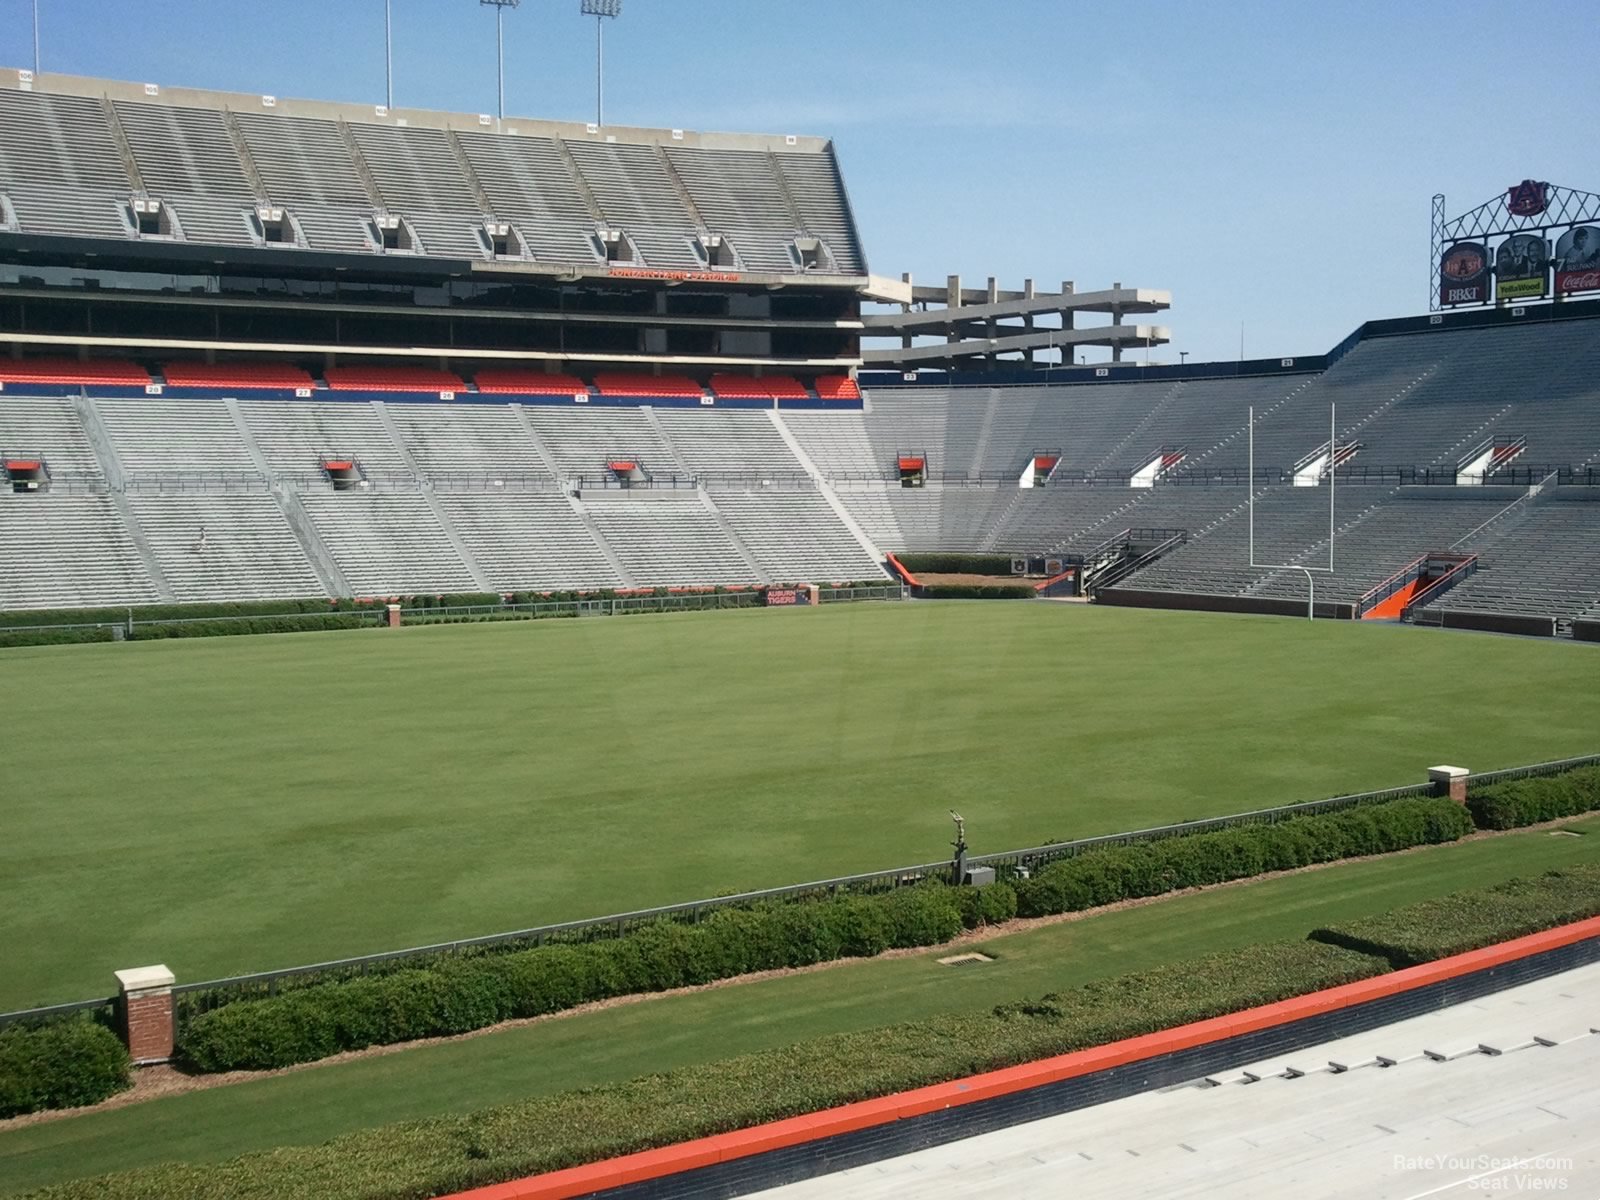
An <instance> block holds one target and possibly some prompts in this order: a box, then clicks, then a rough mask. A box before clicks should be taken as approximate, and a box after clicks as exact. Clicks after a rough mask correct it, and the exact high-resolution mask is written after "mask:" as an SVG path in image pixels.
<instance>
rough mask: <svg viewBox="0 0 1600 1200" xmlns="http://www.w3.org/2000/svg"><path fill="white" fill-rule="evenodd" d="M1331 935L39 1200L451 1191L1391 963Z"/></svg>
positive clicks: (255, 1199) (1197, 1016)
mask: <svg viewBox="0 0 1600 1200" xmlns="http://www.w3.org/2000/svg"><path fill="white" fill-rule="evenodd" d="M1384 970H1385V965H1384V963H1383V962H1382V961H1381V960H1378V959H1374V958H1372V957H1371V956H1369V955H1364V954H1359V953H1357V952H1355V951H1351V950H1346V949H1344V948H1342V947H1337V946H1329V945H1326V944H1324V943H1320V942H1311V941H1298V942H1280V943H1275V944H1270V945H1267V946H1257V947H1252V948H1249V949H1247V950H1242V951H1232V952H1228V953H1224V954H1219V955H1213V956H1210V957H1208V958H1202V959H1197V960H1193V961H1190V962H1184V963H1175V964H1170V965H1168V966H1164V967H1158V968H1156V969H1154V970H1151V971H1145V972H1139V973H1135V974H1132V975H1127V976H1122V977H1118V978H1114V979H1109V980H1103V981H1099V982H1097V983H1091V984H1088V985H1085V986H1084V987H1081V988H1077V989H1073V990H1072V991H1070V992H1063V993H1058V994H1052V995H1051V996H1049V997H1048V998H1047V999H1046V1000H1045V1001H1044V1002H1043V1003H1040V1004H1034V1005H1023V1006H1016V1005H1006V1006H1000V1007H998V1008H995V1009H991V1010H989V1011H986V1012H978V1013H967V1014H959V1015H949V1016H943V1017H935V1018H931V1019H928V1020H925V1021H918V1022H912V1023H908V1024H903V1025H894V1026H890V1027H888V1028H884V1029H877V1030H869V1031H866V1032H863V1033H853V1034H838V1035H834V1036H831V1037H825V1038H819V1039H815V1040H812V1041H808V1042H802V1043H800V1044H798V1045H794V1046H790V1047H788V1048H785V1049H782V1050H774V1051H768V1052H765V1053H761V1054H753V1055H747V1056H744V1057H741V1058H734V1059H729V1060H725V1061H723V1062H720V1063H712V1064H707V1065H704V1066H698V1067H688V1068H684V1069H682V1070H679V1071H674V1072H670V1073H668V1074H665V1075H653V1076H645V1077H643V1078H640V1079H635V1080H631V1081H629V1082H627V1083H623V1084H615V1085H610V1086H607V1087H599V1088H591V1089H584V1090H581V1091H577V1092H568V1093H564V1094H561V1095H558V1096H552V1097H545V1098H542V1099H538V1100H532V1101H527V1102H524V1103H521V1104H513V1105H506V1106H502V1107H498V1108H491V1109H487V1110H484V1111H482V1112H478V1113H474V1114H472V1115H469V1116H464V1117H453V1118H441V1119H435V1120H431V1121H420V1122H407V1123H403V1124H400V1125H395V1126H389V1127H385V1128H381V1129H376V1130H369V1131H365V1132H362V1133H356V1134H350V1135H347V1136H345V1137H342V1138H336V1139H334V1140H333V1141H330V1142H328V1143H325V1144H324V1145H321V1146H314V1147H297V1148H292V1149H280V1150H275V1151H269V1152H267V1153H263V1154H254V1155H246V1156H244V1157H242V1158H239V1159H235V1160H233V1161H231V1162H228V1163H223V1164H221V1165H206V1166H188V1165H175V1166H166V1167H154V1168H148V1169H144V1170H137V1171H131V1172H127V1173H125V1174H121V1175H110V1176H101V1177H98V1178H95V1179H87V1180H81V1181H78V1182H75V1183H70V1184H65V1185H62V1186H59V1187H51V1188H46V1189H44V1190H42V1191H39V1192H35V1193H31V1194H30V1195H31V1197H33V1198H34V1200H88V1198H89V1197H94V1198H96V1200H155V1198H157V1197H161V1198H163V1200H164V1198H166V1197H171V1196H184V1197H186V1198H190V1200H213V1198H214V1200H224V1198H228V1200H279V1198H285V1197H296V1198H298V1197H302V1196H306V1195H317V1196H319V1197H322V1198H324V1200H357V1198H362V1200H373V1198H376V1197H415V1196H430V1195H441V1194H445V1193H448V1192H451V1191H459V1190H464V1189H466V1188H471V1187H480V1186H484V1185H486V1184H491V1183H499V1182H503V1181H505V1180H509V1179H516V1178H520V1177H522V1176H524V1175H533V1174H538V1173H542V1172H545V1171H553V1170H559V1169H561V1168H563V1167H571V1166H578V1165H581V1164H583V1163H588V1162H594V1161H597V1160H599V1159H603V1158H609V1157H614V1156H616V1155H620V1154H628V1153H632V1152H635V1151H639V1150H647V1149H651V1148H654V1147H659V1146H666V1145H671V1144H674V1143H677V1142H681V1141H685V1140H688V1139H691V1138H696V1137H704V1136H708V1135H711V1134H715V1133H723V1132H727V1131H729V1130H733V1129H740V1128H745V1127H748V1126H751V1125H756V1124H761V1123H764V1122H767V1121H774V1120H780V1119H782V1118H785V1117H793V1116H799V1115H803V1114H806V1113H811V1112H816V1111H818V1110H820V1109H825V1108H830V1107H834V1106H836V1105H840V1104H848V1103H851V1102H853V1101H857V1100H865V1099H870V1098H873V1097H877V1096H884V1095H888V1094H890V1093H893V1092H899V1091H904V1090H906V1089H908V1088H914V1087H920V1086H923V1085H927V1084H933V1083H940V1082H944V1081H947V1080H950V1079H956V1078H960V1077H962V1076H966V1075H973V1074H977V1073H980V1072H983V1071H992V1070H997V1069H1000V1068H1002V1067H1009V1066H1016V1065H1019V1064H1021V1063H1025V1062H1031V1061H1033V1060H1035V1059H1039V1058H1044V1057H1048V1056H1050V1055H1054V1054H1063V1053H1066V1052H1068V1051H1071V1050H1078V1049H1083V1048H1086V1047H1089V1046H1095V1045H1100V1044H1102V1043H1105V1042H1110V1041H1116V1040H1120V1039H1122V1038H1127V1037H1134V1036H1137V1035H1139V1034H1144V1033H1153V1032H1157V1031H1160V1030H1163V1029H1168V1028H1171V1027H1172V1026H1174V1025H1181V1024H1187V1023H1189V1022H1191V1021H1199V1020H1204V1019H1206V1018H1208V1017H1216V1016H1222V1015H1225V1014H1228V1013H1231V1012H1235V1011H1238V1010H1239V1009H1242V1008H1250V1007H1255V1006H1258V1005H1262V1004H1270V1003H1272V1002H1274V1001H1277V1000H1284V999H1288V998H1290V997H1293V996H1298V995H1303V994H1305V993H1306V992H1310V991H1319V990H1322V989H1323V988H1328V987H1334V986H1337V985H1339V984H1342V983H1350V982H1354V981H1356V980H1359V979H1366V978H1370V977H1372V976H1373V975H1377V974H1381V973H1382V972H1383V971H1384Z"/></svg>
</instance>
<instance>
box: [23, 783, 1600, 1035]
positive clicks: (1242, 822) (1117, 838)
mask: <svg viewBox="0 0 1600 1200" xmlns="http://www.w3.org/2000/svg"><path fill="white" fill-rule="evenodd" d="M1587 766H1600V754H1588V755H1582V756H1580V757H1577V758H1563V759H1556V760H1553V761H1550V762H1542V763H1530V764H1528V765H1525V766H1520V767H1507V768H1504V769H1502V770H1498V771H1483V772H1478V773H1476V774H1473V775H1470V776H1468V781H1469V783H1472V784H1489V783H1498V782H1501V781H1503V780H1508V779H1523V778H1527V777H1529V776H1535V775H1554V774H1558V773H1560V772H1562V771H1569V770H1572V769H1574V768H1576V767H1587ZM1433 791H1434V785H1433V784H1431V783H1417V784H1408V785H1406V786H1404V787H1394V788H1383V789H1381V790H1378V791H1371V792H1357V793H1353V794H1350V795H1345V796H1332V797H1329V798H1328V799H1326V800H1305V801H1301V802H1299V803H1296V804H1283V805H1278V806H1276V807H1274V808H1261V809H1253V810H1251V811H1248V812H1242V813H1231V814H1229V815H1227V816H1221V817H1206V818H1203V819H1200V820H1194V821H1180V822H1177V823H1176V824H1172V825H1157V826H1153V827H1151V828H1149V829H1135V830H1130V831H1128V832H1126V833H1109V834H1102V835H1100V836H1098V837H1089V838H1078V839H1076V840H1074V841H1069V842H1048V843H1045V844H1044V845H1040V846H1031V847H1028V848H1027V849H1022V850H1006V851H1001V852H999V853H995V854H977V855H968V857H967V865H968V866H969V867H977V866H988V867H994V868H996V869H997V871H1000V872H1009V873H1010V874H1012V875H1025V874H1027V873H1030V872H1032V871H1035V870H1037V869H1039V868H1040V867H1042V866H1044V865H1046V864H1048V863H1051V862H1055V861H1057V860H1059V859H1063V858H1071V857H1073V856H1075V855H1078V854H1082V853H1084V852H1085V851H1089V850H1097V849H1101V848H1104V847H1108V846H1125V845H1130V844H1133V843H1136V842H1149V841H1159V840H1161V839H1163V838H1169V837H1183V836H1185V835H1189V834H1195V833H1210V832H1214V831H1216V830H1220V829H1235V828H1239V827H1241V826H1246V825H1262V824H1272V823H1275V822H1278V821H1284V820H1288V819H1290V818H1292V817H1301V816H1308V815H1311V814H1314V813H1323V812H1333V811H1336V810H1338V809H1344V808H1354V807H1358V806H1361V805H1367V804H1383V803H1385V802H1387V801H1390V800H1400V799H1404V798H1406V797H1410V796H1423V795H1430V794H1432V793H1433ZM949 875H950V860H949V859H941V860H940V861H938V862H931V863H919V864H917V865H915V866H908V867H895V868H892V869H890V870H887V871H869V872H866V873H864V874H859V875H841V876H838V877H836V878H833V879H818V880H813V881H811V882H809V883H795V884H789V885H787V886H785V887H777V888H764V889H762V890H760V891H753V892H739V893H735V894H733V895H729V896H715V897H710V898H707V899H702V900H689V901H684V902H683V903H679V904H667V905H662V906H660V907H658V908H644V909H637V910H634V911H632V912H625V913H613V914H611V915H609V916H604V917H588V918H582V919H579V920H575V921H560V922H557V923H555V924H552V925H538V926H534V927H531V928H528V929H517V930H511V931H509V932H505V933H491V934H485V935H483V936H480V937H471V938H461V939H458V940H456V941H451V942H435V943H433V944H431V945H427V946H412V947H409V948H407V949H404V950H388V951H384V952H382V953H378V954H364V955H358V956H356V957H353V958H340V959H333V960H330V961H328V962H320V963H309V964H306V965H304V966H298V967H283V968H280V969H278V970H274V971H257V972H254V973H252V974H249V975H234V976H229V977H228V978H226V979H210V980H204V981H202V982H197V983H180V984H177V985H176V986H174V987H173V989H172V991H173V994H174V996H175V998H177V1001H178V1003H177V1016H178V1019H179V1021H180V1023H181V1022H182V1021H183V1020H185V1019H186V1018H188V1017H190V1016H193V1015H195V1014H197V1013H200V1012H205V1011H207V1010H208V1009H212V1008H219V1007H221V1006H222V1005H223V1004H228V1003H232V1002H234V1001H236V1000H242V999H251V998H253V996H252V995H251V994H252V993H253V995H254V996H261V997H264V996H271V995H275V994H277V993H278V992H279V991H280V990H282V985H284V984H285V983H287V984H288V985H289V986H290V987H293V986H295V981H296V980H306V977H308V976H315V975H330V976H335V977H341V976H342V977H353V976H359V975H365V974H368V973H371V972H372V971H373V970H374V968H377V969H379V970H380V971H381V970H382V969H385V968H388V967H391V966H393V965H396V964H400V963H403V962H404V961H405V960H408V959H415V958H428V957H435V956H438V955H443V954H455V953H460V952H462V951H471V950H483V949H495V948H497V947H508V946H519V945H520V946H539V945H543V944H545V943H546V942H552V941H557V942H559V941H587V940H594V939H597V938H603V937H616V936H619V935H621V934H623V933H626V932H627V931H628V930H629V929H632V928H636V927H638V926H641V925H646V924H649V923H651V922H654V921H659V920H668V919H671V920H680V921H687V922H689V923H698V922H699V921H700V920H701V919H702V918H703V917H705V916H706V915H707V914H709V913H713V912H716V911H717V910H719V909H724V908H733V907H738V906H740V905H748V904H757V903H761V902H763V901H770V900H785V899H793V898H795V897H798V896H805V895H808V894H809V895H822V894H828V895H832V894H836V893H838V892H841V891H856V892H874V891H890V890H892V889H894V888H897V887H902V886H905V885H907V884H912V883H919V882H921V881H923V880H925V879H933V878H938V879H948V878H949ZM308 982H309V981H308ZM237 993H246V994H244V995H238V994H237ZM186 998H187V999H186ZM116 1003H117V997H115V996H111V997H107V998H104V999H98V1000H79V1001H74V1002H73V1003H70V1004H54V1005H47V1006H45V1007H42V1008H29V1009H21V1010H19V1011H17V1012H8V1013H0V1028H3V1027H4V1026H6V1025H9V1024H13V1023H16V1022H18V1021H46V1020H51V1019H54V1018H57V1017H65V1016H71V1015H73V1014H75V1013H79V1012H84V1011H88V1010H93V1009H102V1008H104V1009H109V1008H112V1007H114V1006H115V1004H116Z"/></svg>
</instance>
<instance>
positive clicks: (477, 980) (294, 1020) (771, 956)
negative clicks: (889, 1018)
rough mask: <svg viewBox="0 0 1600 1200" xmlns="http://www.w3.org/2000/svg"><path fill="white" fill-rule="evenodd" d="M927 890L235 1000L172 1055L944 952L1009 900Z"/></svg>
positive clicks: (255, 1063) (414, 1034)
mask: <svg viewBox="0 0 1600 1200" xmlns="http://www.w3.org/2000/svg"><path fill="white" fill-rule="evenodd" d="M986 891H993V892H994V893H995V895H993V896H989V895H973V894H971V893H972V889H958V888H950V887H947V886H945V885H944V884H938V883H930V884H922V885H919V886H916V887H908V888H899V889H897V890H895V891H893V892H889V893H886V894H884V895H878V896H852V895H844V896H837V897H832V898H829V899H825V900H813V901H806V902H797V903H790V904H782V903H778V904H763V905H758V906H753V907H750V908H742V909H724V910H722V911H719V912H716V913H713V914H712V915H711V916H709V917H707V918H706V919H705V920H704V921H703V922H701V923H700V924H698V925H680V924H675V923H672V922H667V921H660V922H656V923H654V924H651V925H647V926H645V927H644V928H642V929H640V930H638V931H636V932H634V933H630V934H628V935H626V936H623V937H618V938H612V939H607V940H604V941H594V942H585V943H577V944H571V945H549V946H540V947H536V948H534V949H529V950H517V951H511V952H509V953H483V954H476V955H467V956H453V957H447V958H442V959H437V960H434V961H433V962H431V963H430V964H428V965H426V966H419V967H411V968H405V969H399V970H393V971H390V972H388V973H386V974H384V975H381V976H375V977H370V978H358V979H353V980H347V981H344V982H339V983H327V984H323V985H321V986H316V987H307V988H303V989H299V990H295V991H291V992H286V993H283V994H281V995H277V996H273V997H270V998H267V999H259V1000H239V1001H236V1002H234V1003H232V1004H227V1005H225V1006H223V1007H221V1008H216V1009H212V1010H211V1011H209V1012H205V1013H200V1014H198V1015H196V1016H194V1017H192V1018H191V1019H190V1020H189V1021H188V1022H187V1024H186V1025H185V1026H184V1028H183V1029H182V1031H181V1032H180V1035H179V1043H178V1049H179V1052H180V1053H181V1054H182V1055H183V1056H184V1057H185V1058H186V1059H187V1060H188V1061H189V1062H191V1063H192V1064H194V1065H195V1066H196V1067H199V1068H200V1069H201V1070H204V1071H232V1070H263V1069H267V1068H271V1067H283V1066H288V1065H289V1064H291V1063H298V1062H311V1061H313V1060H315V1059H319V1058H326V1057H327V1056H328V1055H330V1054H337V1053H339V1052H340V1051H343V1050H359V1049H362V1048H364V1047H366V1046H374V1045H388V1044H391V1043H394V1042H407V1041H414V1040H416V1039H418V1038H425V1037H438V1036H441V1035H448V1034H456V1033H466V1032H468V1031H469V1030H473V1029H481V1028H483V1027H484V1026H487V1025H493V1024H496V1023H498V1022H500V1021H507V1020H514V1019H517V1018H522V1017H534V1016H540V1015H542V1014H544V1013H552V1012H559V1011H561V1010H562V1009H567V1008H572V1007H574V1006H575V1005H578V1004H583V1003H586V1002H588V1001H591V1000H601V999H606V998H608V997H611V996H624V995H631V994H634V993H639V992H656V991H662V990H665V989H667V988H675V987H683V986H686V985H692V984H702V983H710V982H711V981H713V980H717V979H727V978H731V977H732V976H735V975H744V974H748V973H749V972H752V971H766V970H773V969H775V968H779V967H799V966H809V965H811V964H813V963H819V962H828V961H831V960H833V959H836V958H854V957H866V956H870V955H874V954H881V953H882V952H883V951H885V950H889V949H894V948H900V947H910V946H931V945H936V944H938V943H940V942H946V941H949V940H950V939H951V938H953V937H954V936H955V935H956V934H957V933H959V932H960V931H961V929H962V927H963V925H964V924H967V923H970V924H974V925H975V924H978V923H980V922H982V921H987V920H1002V919H1004V914H1006V913H1009V912H1013V911H1014V910H1015V898H1014V896H1012V897H1009V898H1008V896H1007V893H1009V892H1010V889H1009V888H1008V887H1005V886H1004V885H1001V884H996V885H994V887H993V888H991V889H986Z"/></svg>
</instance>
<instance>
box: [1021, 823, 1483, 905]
mask: <svg viewBox="0 0 1600 1200" xmlns="http://www.w3.org/2000/svg"><path fill="white" fill-rule="evenodd" d="M1471 832H1472V819H1471V818H1470V817H1469V816H1468V815H1467V812H1466V810H1465V809H1463V808H1462V807H1461V806H1460V805H1459V804H1456V803H1455V802H1454V801H1452V800H1449V799H1446V798H1443V797H1426V798H1421V799H1412V800H1391V801H1389V802H1388V803H1385V804H1372V805H1366V806H1364V807H1360V808H1350V809H1345V810H1343V811H1341V812H1332V813H1319V814H1315V815H1311V816H1304V817H1293V818H1290V819H1289V820H1287V821H1279V822H1276V823H1274V824H1271V825H1246V826H1242V827H1240V828H1237V829H1224V830H1219V831H1217V832H1215V833H1196V834H1189V835H1186V836H1181V837H1170V838H1165V839H1162V840H1160V841H1154V842H1139V843H1135V844H1133V845H1129V846H1115V847H1110V848H1108V849H1105V850H1090V851H1087V852H1085V853H1083V854H1079V855H1077V856H1075V857H1073V858H1067V859H1062V860H1060V861H1059V862H1054V863H1051V864H1050V865H1049V866H1047V867H1045V868H1044V869H1043V870H1041V871H1040V872H1039V873H1038V874H1037V875H1035V876H1034V877H1033V878H1032V879H1025V880H1019V881H1017V883H1016V885H1015V886H1016V890H1017V911H1018V912H1019V913H1020V914H1021V915H1022V916H1025V917H1042V916H1047V915H1049V914H1051V913H1062V912H1078V911H1080V910H1082V909H1086V908H1096V907H1099V906H1100V905H1102V904H1112V903H1115V902H1116V901H1118V900H1130V899H1135V898H1137V897H1140V896H1157V895H1160V894H1161V893H1163V892H1172V891H1177V890H1178V889H1180V888H1188V887H1204V886H1206V885H1208V884H1213V883H1225V882H1227V881H1228V880H1230V879H1245V878H1248V877H1250V876H1252V875H1261V874H1264V873H1265V872H1267V871H1286V870H1292V869H1293V868H1295V867H1304V866H1309V865H1311V864H1312V863H1320V862H1333V861H1335V860H1337V859H1341V858H1358V857H1361V856H1364V855H1369V854H1387V853H1389V852H1391V851H1394V850H1405V849H1408V848H1410V847H1412V846H1426V845H1433V844H1437V843H1440V842H1453V841H1455V840H1456V839H1458V838H1461V837H1464V836H1465V835H1466V834H1469V833H1471Z"/></svg>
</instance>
